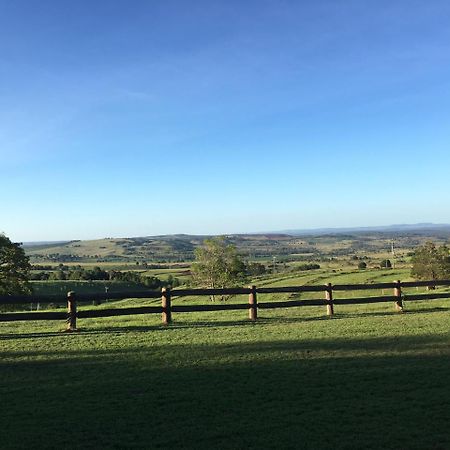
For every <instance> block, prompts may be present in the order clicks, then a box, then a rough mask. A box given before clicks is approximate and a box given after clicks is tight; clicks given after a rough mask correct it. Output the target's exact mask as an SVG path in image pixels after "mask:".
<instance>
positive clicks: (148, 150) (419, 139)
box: [0, 0, 450, 241]
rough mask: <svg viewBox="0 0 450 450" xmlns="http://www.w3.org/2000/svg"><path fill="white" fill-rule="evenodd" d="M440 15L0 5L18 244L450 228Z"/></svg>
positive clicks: (448, 6)
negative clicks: (428, 225)
mask: <svg viewBox="0 0 450 450" xmlns="http://www.w3.org/2000/svg"><path fill="white" fill-rule="evenodd" d="M449 23H450V3H448V2H446V1H429V2H423V1H414V0H409V1H395V0H392V1H360V0H358V1H345V0H343V1H339V2H338V1H283V0H279V1H275V0H273V1H272V0H270V1H269V0H259V1H245V2H243V1H229V0H227V1H225V0H223V1H214V0H209V1H187V0H186V1H170V0H169V1H137V0H136V1H132V2H129V1H128V2H125V1H114V0H109V1H100V0H96V1H95V2H92V1H77V2H73V1H71V2H69V1H45V0H44V1H40V2H37V1H23V0H14V1H12V0H10V1H8V0H0V203H1V208H0V232H1V231H3V232H4V233H6V234H7V235H8V236H10V237H11V238H12V239H14V240H18V241H31V240H58V239H89V238H101V237H106V236H108V237H109V236H142V235H153V234H169V233H192V234H220V233H238V232H252V231H268V230H282V229H292V228H315V227H342V226H364V225H384V224H392V223H416V222H439V223H444V222H445V223H448V222H450V208H449V202H448V194H449V193H450V177H449V167H450V151H449V150H450V148H449V142H450V141H449V137H450V108H449V104H450V103H449V101H450V27H449V26H448V24H449Z"/></svg>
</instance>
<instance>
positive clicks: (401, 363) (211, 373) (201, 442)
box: [0, 336, 450, 449]
mask: <svg viewBox="0 0 450 450" xmlns="http://www.w3.org/2000/svg"><path fill="white" fill-rule="evenodd" d="M411 352H414V353H411ZM6 356H8V357H9V358H14V357H15V356H17V360H14V359H13V360H9V361H8V362H6V363H3V362H2V363H0V372H1V374H2V376H1V381H0V394H1V396H2V402H1V406H0V420H1V423H2V434H1V436H0V447H1V448H19V447H20V448H27V447H28V448H31V447H32V448H56V447H62V448H63V447H69V446H71V447H75V448H150V447H151V448H192V449H202V448H205V449H206V448H207V449H211V448H227V449H237V448H255V449H256V448H258V449H260V448H278V449H279V448H283V449H284V448H330V449H331V448H333V449H339V448H346V449H348V448H373V449H375V448H377V449H378V448H385V449H424V448H430V449H431V448H436V449H439V448H442V449H444V448H449V446H450V433H449V431H448V404H449V403H450V391H449V390H448V388H447V383H448V379H449V376H450V350H449V345H448V340H447V339H446V338H445V337H442V336H413V337H404V338H402V339H400V340H398V339H392V338H376V339H368V340H364V341H361V340H357V339H338V340H332V339H316V340H302V341H268V342H255V343H245V344H242V343H238V342H237V343H233V344H223V345H170V344H168V343H166V344H165V345H160V346H153V345H152V346H149V347H147V348H142V347H139V346H131V347H128V348H121V349H93V350H89V349H88V350H82V349H80V350H76V351H75V350H63V349H61V350H59V351H58V354H57V355H55V351H50V350H49V351H39V352H34V351H29V352H25V353H24V352H20V353H17V354H16V355H15V354H13V353H10V354H7V355H6ZM55 356H58V357H59V358H61V359H60V360H58V359H56V360H55Z"/></svg>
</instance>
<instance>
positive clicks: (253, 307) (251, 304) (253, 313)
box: [248, 286, 258, 322]
mask: <svg viewBox="0 0 450 450" xmlns="http://www.w3.org/2000/svg"><path fill="white" fill-rule="evenodd" d="M250 289H251V290H252V291H251V292H250V294H249V295H248V318H249V319H250V320H251V321H252V322H256V319H257V318H258V300H257V298H256V286H250Z"/></svg>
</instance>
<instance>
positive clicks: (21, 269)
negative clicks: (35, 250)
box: [0, 234, 31, 295]
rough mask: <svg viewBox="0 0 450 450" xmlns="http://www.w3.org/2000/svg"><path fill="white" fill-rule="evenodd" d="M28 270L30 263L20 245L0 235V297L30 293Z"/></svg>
mask: <svg viewBox="0 0 450 450" xmlns="http://www.w3.org/2000/svg"><path fill="white" fill-rule="evenodd" d="M30 269H31V266H30V262H29V260H28V257H27V256H26V255H25V252H24V250H23V248H22V247H21V246H20V244H16V243H13V242H11V240H10V239H9V238H7V237H6V236H5V235H4V234H0V295H9V294H28V293H30V292H31V288H30V285H29V283H28V280H29V271H30Z"/></svg>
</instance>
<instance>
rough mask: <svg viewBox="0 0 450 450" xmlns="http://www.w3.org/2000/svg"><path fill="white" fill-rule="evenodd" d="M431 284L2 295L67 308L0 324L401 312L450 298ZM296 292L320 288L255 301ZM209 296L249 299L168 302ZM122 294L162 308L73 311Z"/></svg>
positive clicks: (9, 301)
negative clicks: (351, 308) (377, 306)
mask: <svg viewBox="0 0 450 450" xmlns="http://www.w3.org/2000/svg"><path fill="white" fill-rule="evenodd" d="M436 286H450V280H431V281H407V282H401V281H400V280H398V281H395V282H392V283H371V284H335V285H332V284H331V283H327V284H325V285H311V286H285V287H271V288H270V287H260V288H258V287H257V286H251V287H248V288H225V289H173V290H171V289H165V288H163V289H162V291H161V292H157V291H144V292H142V291H139V292H132V291H129V292H116V293H95V294H80V295H77V294H75V292H68V294H67V296H62V295H6V296H0V305H2V304H3V305H13V304H27V303H52V304H62V303H64V304H66V303H67V312H45V311H36V312H8V313H0V322H9V321H19V320H64V319H65V320H66V322H67V330H68V331H74V330H76V329H77V319H85V318H95V317H111V316H124V315H134V314H161V315H162V322H163V324H165V325H168V324H170V323H171V322H172V313H184V312H201V311H233V310H245V309H246V310H248V317H249V319H250V320H251V321H256V320H257V318H258V310H259V309H274V308H291V307H300V306H326V311H327V315H329V316H332V315H333V314H334V306H335V305H360V304H367V303H383V302H393V303H394V306H395V309H396V310H397V311H399V312H403V300H404V299H405V298H406V299H407V300H408V301H409V302H410V301H418V300H434V299H445V298H450V292H446V293H443V292H440V293H438V292H435V290H434V288H435V287H436ZM413 287H432V288H433V290H432V292H431V291H430V293H427V294H413V295H410V294H408V295H407V296H405V294H404V292H403V291H402V289H403V288H413ZM375 289H393V294H392V295H382V296H369V297H358V298H353V297H352V298H335V297H334V295H333V292H339V291H361V290H375ZM299 292H324V298H323V299H309V300H303V299H302V300H286V301H274V302H258V294H285V293H291V294H295V293H299ZM213 295H248V303H241V304H235V303H209V304H205V305H172V300H173V298H174V297H186V296H213ZM126 298H161V306H139V307H131V308H116V309H90V310H81V311H79V310H78V309H77V302H80V301H101V300H123V299H126Z"/></svg>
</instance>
